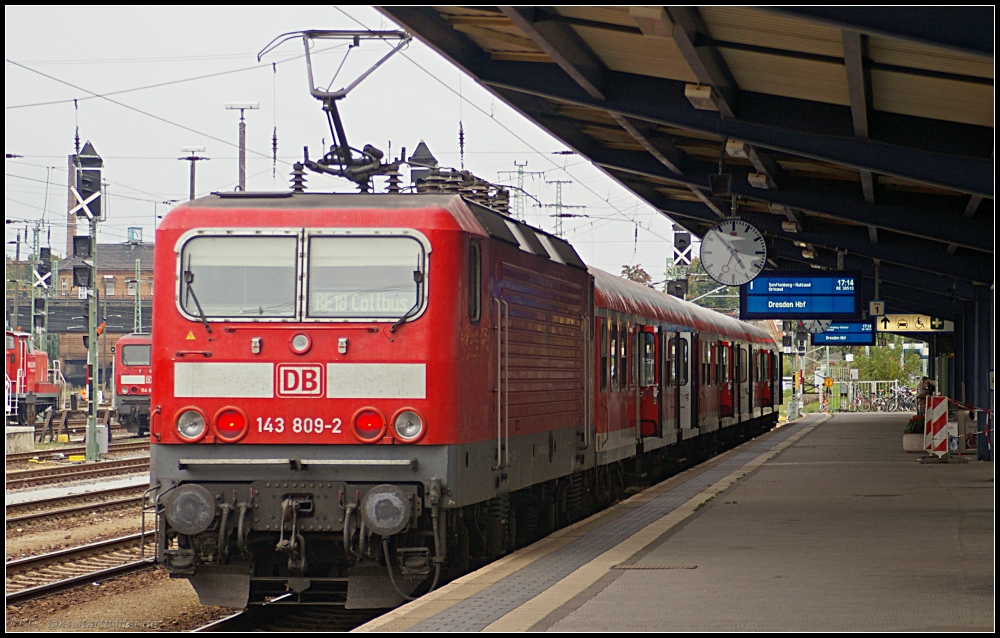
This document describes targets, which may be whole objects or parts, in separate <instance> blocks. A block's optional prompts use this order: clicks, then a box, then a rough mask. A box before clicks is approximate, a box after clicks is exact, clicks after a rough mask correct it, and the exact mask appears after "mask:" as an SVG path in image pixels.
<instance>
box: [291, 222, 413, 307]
mask: <svg viewBox="0 0 1000 638" xmlns="http://www.w3.org/2000/svg"><path fill="white" fill-rule="evenodd" d="M308 287H309V290H308V300H309V305H308V309H307V316H308V317H312V318H316V317H324V318H327V317H329V318H339V319H384V320H399V319H401V318H404V317H405V318H408V317H412V316H414V315H416V314H418V313H419V311H420V308H421V307H422V305H423V301H424V292H423V291H424V289H425V282H424V247H423V244H421V243H420V242H419V241H417V240H416V239H415V238H413V237H404V236H395V237H392V236H380V237H371V236H369V237H366V236H358V235H352V236H336V237H311V238H310V239H309V286H308Z"/></svg>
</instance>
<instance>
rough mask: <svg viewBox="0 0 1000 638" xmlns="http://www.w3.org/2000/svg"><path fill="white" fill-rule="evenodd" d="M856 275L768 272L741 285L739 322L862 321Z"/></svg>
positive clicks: (842, 273)
mask: <svg viewBox="0 0 1000 638" xmlns="http://www.w3.org/2000/svg"><path fill="white" fill-rule="evenodd" d="M860 280H861V277H860V276H859V275H858V274H857V273H853V272H843V271H837V272H827V273H824V274H815V275H814V274H811V273H808V272H803V271H794V270H793V271H774V270H772V271H766V272H763V273H761V274H760V276H758V277H757V278H756V279H754V280H753V281H751V282H750V283H748V284H745V285H743V286H740V319H743V320H746V319H831V320H833V321H851V320H856V319H861V305H860V298H859V295H858V290H857V287H858V283H859V282H860Z"/></svg>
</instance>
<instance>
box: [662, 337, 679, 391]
mask: <svg viewBox="0 0 1000 638" xmlns="http://www.w3.org/2000/svg"><path fill="white" fill-rule="evenodd" d="M661 347H663V358H664V359H665V361H664V363H663V386H664V387H669V386H672V385H673V384H674V366H675V365H677V363H676V361H677V337H671V338H670V339H668V340H667V342H666V343H665V344H661Z"/></svg>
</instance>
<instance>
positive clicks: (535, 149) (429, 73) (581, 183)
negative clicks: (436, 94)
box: [334, 6, 670, 241]
mask: <svg viewBox="0 0 1000 638" xmlns="http://www.w3.org/2000/svg"><path fill="white" fill-rule="evenodd" d="M334 8H335V9H337V10H338V11H340V12H341V13H343V14H344V15H345V16H347V17H348V18H349V19H351V20H353V21H354V22H355V23H357V24H358V25H360V26H361V27H363V28H365V29H368V30H369V31H370V30H371V29H369V28H368V27H367V26H366V25H365V24H364V23H363V22H361V21H360V20H358V19H357V18H355V17H354V16H352V15H351V14H349V13H347V12H346V11H344V9H343V8H341V7H339V6H335V7H334ZM400 55H402V56H403V57H404V58H406V59H407V60H409V61H410V62H411V63H412V64H413V65H414V66H416V67H417V68H418V69H420V70H421V71H423V72H424V73H426V74H427V75H429V76H430V77H431V78H433V79H434V80H435V81H436V82H438V83H439V84H441V85H442V86H444V87H445V88H446V89H448V90H449V91H451V92H452V93H455V94H456V95H458V96H459V98H460V99H461V100H463V101H465V102H467V103H468V104H469V106H471V107H472V108H474V109H476V110H477V111H479V112H480V113H482V114H483V115H486V116H487V117H489V118H490V119H491V120H493V121H494V122H496V123H497V124H498V125H499V126H500V127H501V128H503V129H504V130H505V131H507V132H508V133H510V134H511V135H512V136H514V137H515V138H516V139H517V140H518V141H520V142H521V143H522V144H524V145H525V146H527V147H528V148H529V149H531V150H532V151H533V152H535V153H536V154H538V155H540V156H542V157H544V158H545V160H546V161H547V162H549V163H550V164H552V165H553V166H554V167H555V168H556V169H557V170H561V171H563V172H565V173H566V174H567V175H569V176H570V177H574V179H576V177H575V176H574V175H573V174H572V173H570V172H569V171H567V170H566V169H565V168H564V167H562V166H560V165H559V164H558V163H557V162H556V161H554V160H553V159H552V158H550V157H549V156H548V154H546V153H542V152H541V151H540V150H538V149H537V148H535V147H534V146H533V145H532V144H530V143H529V142H528V141H527V140H525V139H524V138H522V137H521V136H520V135H518V134H517V133H516V132H514V131H513V130H511V129H510V128H509V127H508V126H507V125H506V124H504V123H503V122H501V121H500V120H498V119H496V117H494V115H493V114H491V113H487V112H486V111H485V110H484V109H482V108H480V107H479V105H477V104H475V103H474V102H472V101H471V100H469V99H468V98H466V97H464V96H463V95H461V94H460V93H459V92H458V91H456V90H455V89H453V88H452V87H451V86H449V85H448V83H447V82H445V81H444V80H442V79H440V78H439V77H437V76H436V75H434V74H433V73H431V72H430V71H428V70H427V69H426V68H424V67H423V66H421V65H420V64H419V63H418V62H417V61H415V60H414V59H413V58H411V57H410V56H408V55H407V54H406V53H405V52H400ZM577 182H578V183H580V185H581V186H583V187H584V188H585V189H586V190H588V191H589V192H590V193H592V194H593V195H594V196H595V197H597V198H599V199H602V200H604V201H605V202H607V203H608V204H609V205H611V204H610V202H609V201H608V199H606V198H602V197H601V196H600V195H598V194H597V192H596V191H595V190H594V189H592V188H591V187H590V186H588V185H587V184H586V182H585V181H582V180H579V179H577ZM611 208H612V209H613V210H615V211H616V212H618V213H619V214H620V215H621V216H622V217H623V218H624V219H625V220H626V221H629V222H631V223H633V224H634V223H635V221H634V220H633V219H630V218H629V216H628V215H627V214H626V213H625V212H623V211H622V210H620V209H619V208H617V207H616V206H614V205H611ZM646 230H647V232H649V233H650V234H652V235H655V236H656V237H659V238H660V239H662V240H663V241H670V240H669V239H667V238H666V237H663V236H661V235H659V234H657V233H655V232H653V231H651V230H649V229H646Z"/></svg>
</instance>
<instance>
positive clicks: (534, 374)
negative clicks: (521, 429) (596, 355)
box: [501, 263, 585, 429]
mask: <svg viewBox="0 0 1000 638" xmlns="http://www.w3.org/2000/svg"><path fill="white" fill-rule="evenodd" d="M502 277H503V279H502V284H501V285H502V288H503V299H504V300H505V301H506V302H507V304H508V305H509V313H510V318H509V329H508V331H507V339H508V343H507V347H508V348H509V350H508V352H509V355H508V356H509V359H508V362H507V366H508V374H509V377H508V379H509V384H510V385H509V393H510V394H509V402H510V403H509V409H510V419H511V420H512V421H514V422H518V421H520V422H521V423H523V424H527V422H529V421H537V422H539V423H543V424H544V429H550V428H557V427H573V426H575V425H578V424H579V423H581V422H582V421H583V402H584V390H583V388H584V366H583V351H582V349H581V335H582V327H583V322H582V314H583V312H584V309H583V303H584V295H585V291H584V290H583V288H582V287H581V286H579V285H578V284H577V283H575V282H572V281H567V280H564V279H559V278H556V277H551V276H548V275H545V274H542V273H539V272H534V271H530V270H527V269H524V268H521V267H518V266H516V265H514V264H510V263H504V264H503V268H502Z"/></svg>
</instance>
